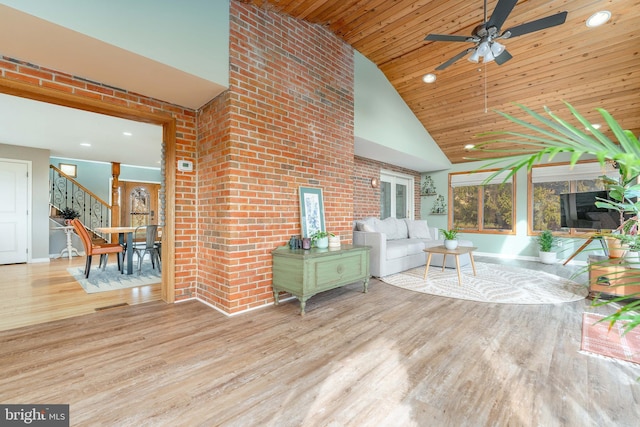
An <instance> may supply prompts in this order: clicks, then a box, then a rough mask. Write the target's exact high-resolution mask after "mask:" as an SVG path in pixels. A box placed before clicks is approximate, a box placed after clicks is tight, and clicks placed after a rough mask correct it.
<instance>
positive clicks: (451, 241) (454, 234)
mask: <svg viewBox="0 0 640 427" xmlns="http://www.w3.org/2000/svg"><path fill="white" fill-rule="evenodd" d="M440 232H441V233H442V236H443V237H444V247H445V248H447V249H449V250H450V251H452V250H454V249H455V248H457V247H458V233H459V232H460V230H459V229H458V228H457V227H454V228H452V229H451V230H440Z"/></svg>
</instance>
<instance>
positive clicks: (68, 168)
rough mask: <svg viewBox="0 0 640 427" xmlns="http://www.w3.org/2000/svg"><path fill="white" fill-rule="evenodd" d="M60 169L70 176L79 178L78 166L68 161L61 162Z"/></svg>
mask: <svg viewBox="0 0 640 427" xmlns="http://www.w3.org/2000/svg"><path fill="white" fill-rule="evenodd" d="M58 166H59V169H60V170H61V171H62V172H63V173H64V174H65V175H67V176H68V177H70V178H77V177H78V176H77V166H76V165H71V164H68V163H60V164H59V165H58Z"/></svg>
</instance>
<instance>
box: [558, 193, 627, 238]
mask: <svg viewBox="0 0 640 427" xmlns="http://www.w3.org/2000/svg"><path fill="white" fill-rule="evenodd" d="M596 198H599V199H605V200H607V199H608V198H609V195H608V193H607V192H606V191H589V192H585V193H563V194H560V226H561V227H567V228H589V229H595V230H615V229H616V228H618V226H619V225H620V214H619V213H618V212H616V211H612V210H609V209H604V208H599V207H597V206H596Z"/></svg>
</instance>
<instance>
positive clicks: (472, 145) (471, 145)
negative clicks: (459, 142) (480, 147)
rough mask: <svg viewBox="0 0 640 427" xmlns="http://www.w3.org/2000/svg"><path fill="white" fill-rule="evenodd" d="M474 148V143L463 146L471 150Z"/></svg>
mask: <svg viewBox="0 0 640 427" xmlns="http://www.w3.org/2000/svg"><path fill="white" fill-rule="evenodd" d="M474 148H476V145H475V144H467V145H465V146H464V149H465V150H473V149H474Z"/></svg>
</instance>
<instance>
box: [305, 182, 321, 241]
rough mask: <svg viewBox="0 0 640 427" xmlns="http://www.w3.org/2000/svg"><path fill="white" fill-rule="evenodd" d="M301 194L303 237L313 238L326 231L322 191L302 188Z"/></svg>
mask: <svg viewBox="0 0 640 427" xmlns="http://www.w3.org/2000/svg"><path fill="white" fill-rule="evenodd" d="M299 193H300V221H301V223H302V237H303V238H305V237H311V236H312V235H314V234H315V233H317V232H318V231H325V225H324V204H323V202H322V189H321V188H311V187H300V188H299Z"/></svg>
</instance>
